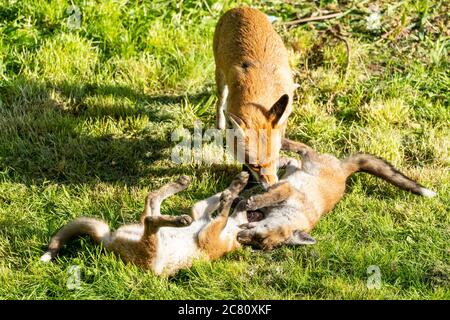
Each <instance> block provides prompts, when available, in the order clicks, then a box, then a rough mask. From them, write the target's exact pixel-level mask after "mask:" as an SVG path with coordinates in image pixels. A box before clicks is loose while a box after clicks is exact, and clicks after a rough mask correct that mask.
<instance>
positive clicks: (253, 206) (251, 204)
mask: <svg viewBox="0 0 450 320" xmlns="http://www.w3.org/2000/svg"><path fill="white" fill-rule="evenodd" d="M245 209H246V210H247V211H255V210H257V209H259V208H258V201H257V199H256V198H255V197H254V196H252V197H250V198H248V199H247V203H246V204H245Z"/></svg>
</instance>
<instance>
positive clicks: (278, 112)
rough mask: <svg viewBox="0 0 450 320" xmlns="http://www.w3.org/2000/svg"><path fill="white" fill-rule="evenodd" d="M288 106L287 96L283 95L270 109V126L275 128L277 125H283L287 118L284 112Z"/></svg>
mask: <svg viewBox="0 0 450 320" xmlns="http://www.w3.org/2000/svg"><path fill="white" fill-rule="evenodd" d="M288 104H289V96H288V95H287V94H283V95H282V96H281V97H280V99H278V101H277V102H275V104H274V105H273V106H272V108H270V110H269V119H270V120H271V121H272V125H273V126H275V125H277V124H279V123H283V122H284V121H285V120H286V118H287V117H288V113H287V112H286V109H287V106H288Z"/></svg>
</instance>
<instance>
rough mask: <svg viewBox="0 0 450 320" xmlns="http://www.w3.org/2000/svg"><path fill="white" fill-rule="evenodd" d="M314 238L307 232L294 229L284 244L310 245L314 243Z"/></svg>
mask: <svg viewBox="0 0 450 320" xmlns="http://www.w3.org/2000/svg"><path fill="white" fill-rule="evenodd" d="M316 242H317V241H316V239H314V238H313V237H311V236H310V235H309V234H308V233H306V232H304V231H300V230H295V231H294V233H293V234H292V235H291V236H290V238H289V239H287V240H286V242H285V244H287V245H292V246H299V245H311V244H316Z"/></svg>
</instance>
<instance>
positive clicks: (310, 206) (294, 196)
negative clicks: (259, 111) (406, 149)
mask: <svg viewBox="0 0 450 320" xmlns="http://www.w3.org/2000/svg"><path fill="white" fill-rule="evenodd" d="M283 148H284V149H287V150H290V151H296V152H298V153H300V154H301V156H302V165H301V166H300V165H299V164H298V163H297V161H296V160H293V159H292V160H289V161H287V160H286V161H285V162H286V163H285V165H286V173H285V175H284V176H283V178H282V181H281V182H279V183H278V184H276V185H274V186H272V187H271V188H269V190H268V191H267V192H265V193H263V194H260V195H256V196H252V197H250V198H249V199H248V201H247V209H248V210H250V211H253V210H258V209H259V210H262V211H263V213H264V216H265V219H263V220H261V221H259V222H250V223H248V224H247V225H244V226H243V228H244V230H243V231H241V232H240V233H239V234H238V239H239V241H240V242H241V243H243V244H251V245H255V246H257V247H260V248H262V249H266V250H270V249H272V248H274V247H276V246H278V245H281V244H283V243H289V244H305V243H313V242H314V241H313V240H314V239H312V238H310V237H309V235H308V234H307V232H309V231H311V230H312V229H313V228H314V227H315V225H316V224H317V222H318V221H319V220H320V218H321V217H322V216H323V215H324V214H326V213H328V212H329V211H331V210H332V209H333V208H334V207H335V205H336V204H337V203H338V202H339V201H340V199H341V198H342V197H343V195H344V192H345V184H346V180H347V178H348V177H349V176H350V175H351V174H353V173H355V172H358V171H363V172H368V173H371V174H373V175H376V176H378V177H381V178H383V179H384V180H386V181H388V182H390V183H392V184H394V185H395V186H397V187H399V188H402V189H404V190H408V191H410V192H413V193H416V194H420V195H423V196H426V197H432V196H434V192H432V191H431V190H428V189H426V188H424V187H422V186H421V185H420V184H418V183H417V182H415V181H414V180H412V179H410V178H408V177H406V176H405V175H403V174H402V173H400V172H398V171H397V170H396V169H395V168H394V167H393V166H392V165H390V164H389V163H387V162H386V161H385V160H382V159H379V158H376V157H374V156H371V155H367V154H357V155H353V156H350V157H348V158H346V159H344V160H339V159H337V158H336V157H334V156H332V155H328V154H318V153H316V152H315V151H314V150H313V149H311V148H310V147H308V146H306V145H304V144H302V143H297V142H295V141H291V140H288V139H284V141H283Z"/></svg>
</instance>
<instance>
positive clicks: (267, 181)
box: [259, 174, 278, 190]
mask: <svg viewBox="0 0 450 320" xmlns="http://www.w3.org/2000/svg"><path fill="white" fill-rule="evenodd" d="M259 181H260V182H261V185H262V186H263V188H264V189H265V190H267V189H268V188H269V187H270V186H271V185H273V184H275V183H277V182H278V177H277V175H276V174H266V175H260V176H259Z"/></svg>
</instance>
